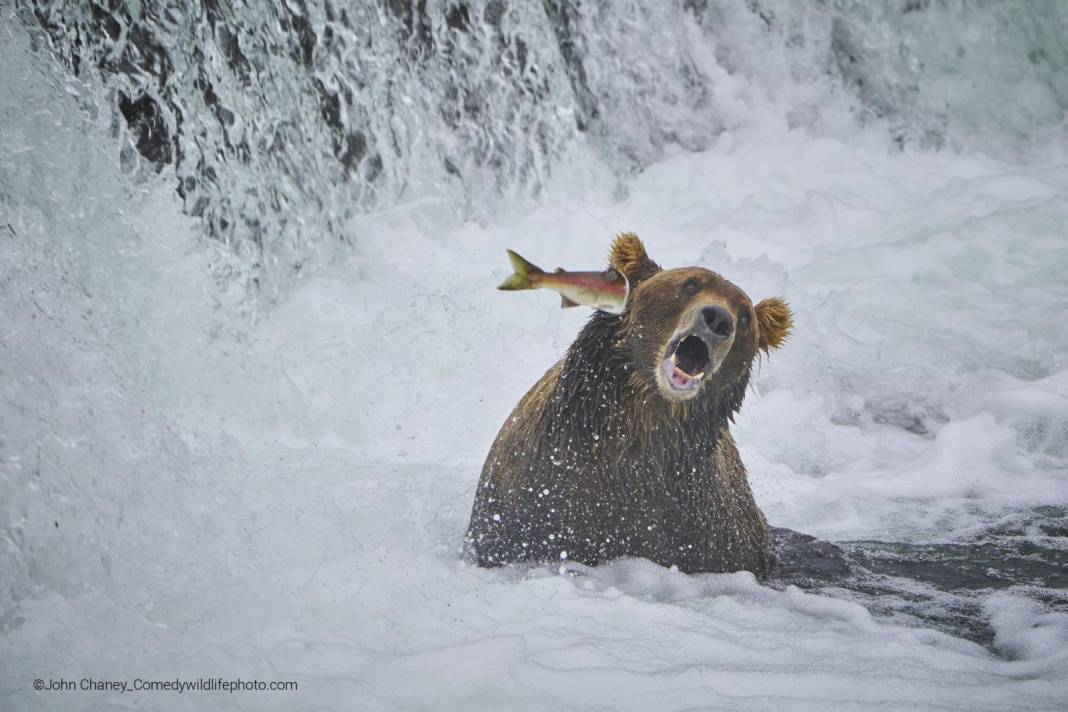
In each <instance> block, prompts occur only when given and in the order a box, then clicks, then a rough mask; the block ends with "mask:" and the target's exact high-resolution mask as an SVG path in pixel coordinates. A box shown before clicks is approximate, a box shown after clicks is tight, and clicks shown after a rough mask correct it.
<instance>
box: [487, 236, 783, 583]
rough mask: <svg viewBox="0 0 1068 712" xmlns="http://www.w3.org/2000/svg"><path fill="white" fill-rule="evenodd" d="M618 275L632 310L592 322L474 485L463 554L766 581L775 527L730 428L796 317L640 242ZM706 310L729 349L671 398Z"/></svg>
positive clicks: (615, 252)
mask: <svg viewBox="0 0 1068 712" xmlns="http://www.w3.org/2000/svg"><path fill="white" fill-rule="evenodd" d="M610 265H611V266H612V267H614V268H615V269H618V270H620V271H621V272H623V273H624V274H626V275H627V278H628V279H629V280H630V283H631V295H630V299H629V300H628V304H627V309H626V311H625V312H624V313H623V314H622V315H610V314H606V313H602V312H598V313H595V314H594V315H593V316H592V317H591V318H590V320H589V322H588V323H587V324H586V326H585V327H584V328H583V329H582V331H581V332H580V333H579V335H578V337H577V338H576V339H575V342H574V343H573V344H572V345H571V347H570V348H569V349H568V352H567V354H566V355H565V356H564V358H563V359H561V360H560V361H559V362H557V363H556V364H555V365H554V366H553V367H552V368H550V369H549V371H548V372H547V373H546V374H545V375H544V376H543V377H542V378H541V380H539V381H538V382H537V383H536V384H535V385H534V387H533V388H531V390H530V391H529V392H528V393H527V394H526V395H525V396H524V397H523V398H522V399H521V400H520V401H519V404H518V405H517V406H516V408H515V410H514V411H513V412H512V414H511V415H510V416H509V418H508V420H507V421H506V422H505V424H504V426H503V427H502V428H501V431H500V432H499V433H498V435H497V438H496V440H495V441H494V443H493V446H492V447H491V448H490V452H489V455H488V456H487V458H486V462H485V465H484V466H483V470H482V477H481V480H480V481H479V485H478V491H477V493H476V497H475V503H474V507H473V510H472V513H471V522H470V525H469V529H468V537H467V542H468V545H469V548H470V551H471V553H472V555H473V556H474V558H475V560H476V561H477V562H478V563H479V564H481V565H484V566H495V565H501V564H505V563H514V562H522V561H547V560H554V561H558V560H560V559H563V558H566V559H567V560H571V561H580V562H582V563H587V564H596V563H599V562H602V561H605V560H608V559H612V558H616V557H620V556H642V557H646V558H648V559H651V560H652V561H655V562H657V563H659V564H662V565H665V566H670V565H673V564H674V565H677V566H678V567H679V568H680V569H681V570H682V571H687V572H696V571H735V570H742V569H745V570H749V571H752V572H754V573H756V574H757V575H758V576H764V575H766V574H767V573H768V572H769V570H770V568H771V565H772V554H771V548H770V543H769V539H768V527H767V522H766V521H765V519H764V515H763V514H762V513H761V511H760V510H759V508H758V507H757V505H756V502H755V501H754V499H753V495H752V491H751V490H750V487H749V483H748V479H747V476H746V471H745V467H744V465H743V464H742V462H741V459H740V458H739V456H738V449H737V447H736V446H735V443H734V440H733V438H732V437H731V434H730V431H729V426H730V423H731V421H732V419H733V416H734V413H735V412H737V410H738V408H739V407H740V406H741V403H742V399H743V397H744V395H745V390H746V386H747V384H748V382H749V373H750V369H751V367H752V363H753V360H754V359H755V357H756V355H757V353H758V351H764V352H768V351H770V350H771V349H773V348H777V347H778V346H779V345H780V344H781V343H782V342H783V340H784V339H785V338H786V336H787V334H788V333H789V330H790V328H791V326H792V322H791V315H790V310H789V307H787V305H786V303H785V302H783V301H782V300H780V299H765V300H764V301H762V302H760V303H759V304H758V305H757V306H756V307H753V305H752V303H751V302H750V301H749V298H748V296H746V294H745V293H744V292H742V290H740V289H738V287H736V286H735V285H733V284H731V283H730V282H728V281H727V280H725V279H723V278H722V277H721V276H719V275H718V274H716V273H714V272H710V271H708V270H705V269H701V268H695V267H690V268H684V269H675V270H666V271H665V270H661V269H660V267H659V266H658V265H657V264H656V263H655V262H653V261H652V260H651V259H649V257H648V255H647V254H646V252H645V248H644V246H643V245H642V243H641V240H639V239H638V237H637V236H636V235H633V234H624V235H620V236H619V237H618V238H617V239H616V241H615V242H614V243H613V245H612V249H611V254H610ZM688 282H689V283H690V284H689V285H687V283H688ZM694 284H696V285H698V286H699V288H695V287H694ZM706 303H707V304H717V305H720V306H723V307H725V308H727V309H728V310H729V311H730V312H731V314H732V316H733V317H734V319H735V322H736V324H738V326H737V328H736V333H735V337H734V343H733V344H732V345H731V347H730V351H729V352H728V353H727V355H726V357H725V358H724V361H723V363H722V365H721V366H720V369H719V371H718V372H717V373H716V374H715V375H714V376H711V377H709V379H708V381H707V382H705V383H704V384H703V385H702V387H701V390H700V392H699V393H698V394H697V395H696V396H695V397H693V398H691V399H689V400H683V401H678V400H671V399H668V398H666V397H665V396H663V395H662V394H661V392H660V390H659V388H658V386H657V383H656V378H655V374H656V369H657V368H658V367H659V364H660V362H661V361H662V360H663V358H664V357H665V355H666V348H667V344H668V343H669V341H670V340H671V337H672V335H673V334H674V333H675V332H676V329H677V328H678V327H679V323H680V318H682V315H683V314H684V313H686V312H687V310H690V309H692V308H695V306H696V307H697V308H699V307H700V306H701V305H703V304H706ZM743 314H748V315H749V317H750V323H749V325H748V326H747V327H743V326H741V323H740V322H739V317H741V316H742V315H743Z"/></svg>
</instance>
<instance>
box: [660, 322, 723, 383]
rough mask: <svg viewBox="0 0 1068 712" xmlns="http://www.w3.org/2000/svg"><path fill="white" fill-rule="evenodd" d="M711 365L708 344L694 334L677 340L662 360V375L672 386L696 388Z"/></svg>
mask: <svg viewBox="0 0 1068 712" xmlns="http://www.w3.org/2000/svg"><path fill="white" fill-rule="evenodd" d="M711 365H712V359H711V356H710V355H709V351H708V344H706V343H705V341H704V339H702V338H701V337H699V336H697V335H696V334H689V335H688V336H685V337H683V338H682V339H680V340H679V342H678V344H677V345H676V346H675V350H674V351H672V352H671V356H670V357H669V358H667V359H665V361H664V375H665V376H667V381H668V383H669V384H671V387H672V388H675V389H677V390H689V389H691V388H696V387H697V385H698V384H699V383H700V382H701V379H702V378H704V377H705V374H707V373H708V371H709V369H710V367H711Z"/></svg>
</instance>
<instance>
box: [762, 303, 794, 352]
mask: <svg viewBox="0 0 1068 712" xmlns="http://www.w3.org/2000/svg"><path fill="white" fill-rule="evenodd" d="M756 321H757V334H758V337H759V342H758V343H757V345H758V346H759V347H760V348H761V349H762V350H763V351H764V353H770V352H771V350H772V349H777V348H779V347H780V346H781V345H782V342H784V341H786V337H787V336H789V335H790V330H791V329H792V328H793V326H794V315H793V312H791V311H790V307H789V306H787V304H786V302H784V301H783V300H781V299H779V298H778V297H773V298H771V299H765V300H764V301H762V302H760V304H757V305H756Z"/></svg>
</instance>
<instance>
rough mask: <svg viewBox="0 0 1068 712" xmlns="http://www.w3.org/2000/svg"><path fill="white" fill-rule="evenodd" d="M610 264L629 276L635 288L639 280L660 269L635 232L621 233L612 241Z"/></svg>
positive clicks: (650, 275) (632, 286) (631, 285)
mask: <svg viewBox="0 0 1068 712" xmlns="http://www.w3.org/2000/svg"><path fill="white" fill-rule="evenodd" d="M608 263H609V265H611V266H612V268H613V269H616V270H619V271H620V272H622V273H623V274H625V275H626V276H627V280H628V281H629V282H630V287H631V289H633V288H634V287H635V286H636V285H637V284H638V282H640V281H642V280H643V279H648V278H649V277H652V276H653V275H654V274H656V273H657V272H659V271H660V265H658V264H657V263H656V262H653V261H652V260H651V259H649V255H647V254H646V253H645V245H643V244H642V241H641V240H639V239H638V236H637V235H635V234H634V233H633V232H624V233H620V234H619V235H618V236H617V237H616V239H615V241H614V242H613V243H612V250H611V252H610V254H609V258H608Z"/></svg>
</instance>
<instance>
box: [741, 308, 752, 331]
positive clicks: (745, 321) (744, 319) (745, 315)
mask: <svg viewBox="0 0 1068 712" xmlns="http://www.w3.org/2000/svg"><path fill="white" fill-rule="evenodd" d="M751 319H752V317H751V316H750V315H749V312H748V311H744V312H742V313H741V314H739V315H738V328H739V329H745V328H747V327H748V326H749V322H750V320H751Z"/></svg>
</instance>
